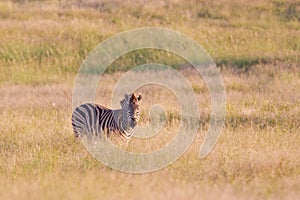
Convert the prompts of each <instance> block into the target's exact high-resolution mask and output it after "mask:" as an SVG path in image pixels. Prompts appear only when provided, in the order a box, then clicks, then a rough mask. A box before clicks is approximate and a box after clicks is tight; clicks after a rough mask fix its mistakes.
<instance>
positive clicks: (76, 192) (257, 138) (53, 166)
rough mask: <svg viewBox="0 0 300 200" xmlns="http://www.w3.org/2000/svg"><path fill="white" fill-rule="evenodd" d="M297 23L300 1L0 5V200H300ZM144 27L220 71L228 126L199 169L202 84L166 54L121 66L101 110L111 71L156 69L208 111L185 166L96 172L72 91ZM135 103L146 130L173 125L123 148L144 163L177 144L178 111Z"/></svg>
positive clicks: (150, 91)
mask: <svg viewBox="0 0 300 200" xmlns="http://www.w3.org/2000/svg"><path fill="white" fill-rule="evenodd" d="M221 8H222V9H221ZM299 20H300V16H299V3H298V2H296V1H267V0H263V1H258V0H254V1H246V0H245V1H233V0H232V1H230V0H221V1H215V2H211V3H208V2H206V1H197V0H196V1H188V2H185V1H166V2H163V1H159V2H156V1H150V2H148V1H136V2H133V1H125V2H123V1H119V0H117V1H107V2H101V3H97V2H96V1H68V2H65V1H59V2H56V1H46V2H40V1H33V2H31V1H28V2H27V1H26V2H23V1H13V2H9V1H2V2H0V119H1V120H0V130H1V135H0V157H1V159H0V198H1V199H41V198H42V199H94V198H97V199H129V198H132V199H141V198H147V199H201V198H203V199H299V198H300V192H299V191H300V157H299V155H300V146H299V144H300V134H299V132H300V67H299V55H300V53H299V52H300V46H299V44H300V41H299V35H300V34H299V30H300V29H299V28H300V26H299ZM143 26H160V27H168V28H173V29H176V30H178V31H181V32H183V33H185V34H187V35H189V36H191V37H193V38H194V39H196V40H197V41H198V42H199V43H201V44H202V45H203V46H204V47H205V48H206V49H207V51H208V53H209V54H210V55H211V56H212V57H213V58H214V59H215V60H216V62H217V64H218V65H219V66H220V72H221V74H222V77H223V80H224V84H225V87H226V96H227V116H226V124H225V128H224V131H223V133H222V135H221V137H220V139H219V142H218V143H217V145H216V147H215V148H214V150H213V151H212V152H211V153H210V154H209V156H208V157H206V158H205V159H201V160H200V159H198V152H199V147H200V144H201V142H202V141H203V138H204V136H205V133H206V131H207V129H208V121H209V111H210V98H209V93H208V91H207V88H206V86H205V84H204V82H203V81H202V79H201V77H199V76H198V75H197V74H195V72H194V71H193V70H191V69H189V68H188V67H186V68H180V66H182V65H184V63H182V61H181V60H180V59H179V58H176V57H175V56H174V55H168V54H165V53H163V52H152V51H141V52H135V53H132V54H129V55H127V56H124V57H121V58H120V59H119V60H117V61H116V62H115V63H113V64H112V66H110V68H111V71H109V73H106V74H105V75H104V76H103V80H102V82H101V83H100V84H99V90H98V93H97V95H96V101H97V102H99V103H101V104H103V105H107V106H109V105H110V100H111V99H110V97H111V94H112V91H113V89H114V84H115V83H116V82H117V80H118V79H119V78H120V76H121V75H122V74H123V72H114V71H116V70H126V69H128V68H126V67H127V66H128V64H130V65H132V64H136V65H137V64H141V63H149V62H151V61H153V60H154V61H156V62H161V63H165V64H169V65H170V66H173V67H177V68H178V69H179V71H180V72H181V73H182V74H183V75H184V76H185V77H186V78H187V79H188V80H189V81H190V83H191V85H192V87H193V89H194V91H195V93H196V95H197V98H198V101H199V108H200V110H201V124H200V128H199V131H198V132H199V134H198V136H197V138H196V140H195V141H194V143H193V144H192V146H191V148H190V149H189V150H188V152H186V153H185V154H184V155H183V156H182V157H181V158H180V159H179V160H177V161H176V162H174V163H173V164H172V165H170V166H168V167H166V168H164V169H163V170H160V171H157V172H152V173H146V174H128V173H122V172H117V171H115V170H112V169H110V168H107V167H106V166H104V165H103V164H101V163H99V162H97V161H96V159H95V158H93V157H92V156H91V155H90V154H89V153H88V152H87V151H86V149H85V148H84V146H83V145H82V144H81V143H80V142H79V141H76V140H74V138H73V135H72V128H71V119H70V118H71V112H72V89H73V82H74V80H75V75H76V72H77V70H78V69H79V65H80V63H81V62H82V60H83V59H84V57H85V56H86V55H87V53H88V52H89V51H90V50H92V49H93V48H94V47H95V46H96V45H97V44H98V43H99V42H101V41H102V40H104V39H105V38H107V37H109V36H111V35H113V34H115V33H117V32H119V31H124V30H128V29H130V28H134V27H143ZM141 55H142V56H141ZM153 58H156V59H153ZM174 60H175V61H176V62H174ZM139 91H141V92H142V93H143V94H144V100H143V104H142V121H141V124H147V123H149V115H148V112H149V108H150V106H151V105H152V104H162V105H163V107H164V109H165V110H166V114H167V118H166V119H167V122H166V126H165V128H164V129H163V132H162V133H161V134H160V135H158V136H156V137H154V138H151V139H148V140H143V141H140V140H138V139H134V140H132V141H131V142H130V144H129V146H128V149H129V150H130V151H137V152H141V151H143V152H145V151H150V150H154V149H158V148H161V147H163V146H164V145H165V144H166V142H168V141H170V139H171V138H172V137H173V135H172V134H174V132H175V131H176V130H177V128H178V117H177V115H178V106H177V103H176V99H175V97H174V96H172V94H171V93H170V91H168V90H166V89H164V88H161V87H158V86H151V85H149V86H145V87H143V88H140V89H139Z"/></svg>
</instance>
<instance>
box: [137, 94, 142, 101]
mask: <svg viewBox="0 0 300 200" xmlns="http://www.w3.org/2000/svg"><path fill="white" fill-rule="evenodd" d="M137 100H138V101H140V100H142V95H141V93H139V96H138V98H137Z"/></svg>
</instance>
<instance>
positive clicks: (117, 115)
mask: <svg viewBox="0 0 300 200" xmlns="http://www.w3.org/2000/svg"><path fill="white" fill-rule="evenodd" d="M140 100H141V95H139V96H138V97H136V96H135V95H134V94H131V95H125V99H123V100H122V101H121V102H120V103H121V106H122V109H117V110H111V109H108V108H106V107H103V106H101V105H97V104H93V103H86V104H82V105H80V106H78V107H77V108H76V109H75V110H74V112H73V114H72V126H73V131H74V135H75V137H79V136H82V135H86V136H87V138H89V139H90V138H92V137H93V136H97V137H100V138H101V137H102V135H106V136H107V137H109V136H110V134H111V133H112V132H117V133H119V135H120V136H122V137H123V138H124V139H126V140H128V139H129V138H130V137H131V136H132V134H133V128H134V127H135V126H136V124H137V121H139V117H140V116H139V101H140Z"/></svg>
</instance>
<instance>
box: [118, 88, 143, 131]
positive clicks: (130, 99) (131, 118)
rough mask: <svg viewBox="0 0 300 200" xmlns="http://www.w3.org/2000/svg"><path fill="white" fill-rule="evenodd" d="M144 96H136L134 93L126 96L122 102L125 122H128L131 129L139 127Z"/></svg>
mask: <svg viewBox="0 0 300 200" xmlns="http://www.w3.org/2000/svg"><path fill="white" fill-rule="evenodd" d="M141 100H142V95H141V94H139V95H138V96H136V95H135V94H134V93H132V94H129V95H128V94H125V98H124V99H123V100H122V101H121V102H120V103H121V106H122V110H123V122H126V124H127V125H129V126H130V127H131V128H133V127H135V126H136V125H137V122H138V121H139V120H140V104H139V103H140V101H141Z"/></svg>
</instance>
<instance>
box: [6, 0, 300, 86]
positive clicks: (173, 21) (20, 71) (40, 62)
mask: <svg viewBox="0 0 300 200" xmlns="http://www.w3.org/2000/svg"><path fill="white" fill-rule="evenodd" d="M297 11H299V4H297V3H296V2H294V1H284V2H282V1H254V2H253V1H251V2H250V1H229V0H222V1H218V2H205V1H189V2H185V1H171V0H170V1H166V2H160V3H158V2H156V1H147V2H145V1H136V2H134V3H133V2H130V1H112V2H110V1H102V2H96V1H84V2H83V1H58V2H57V1H13V2H10V1H2V2H1V3H0V45H1V48H0V67H1V68H0V70H1V75H0V82H1V83H6V84H14V83H26V84H40V83H42V84H44V83H47V82H61V80H62V79H61V78H60V77H64V76H73V75H74V74H76V72H77V70H78V69H79V66H80V64H81V63H82V61H83V60H84V58H85V57H86V56H87V54H88V53H89V52H90V51H91V50H92V49H93V48H95V47H96V45H97V44H98V43H100V42H101V41H103V40H104V39H106V38H108V37H110V36H112V35H114V34H116V33H118V32H120V31H125V30H129V29H132V28H137V27H147V26H156V27H165V28H171V29H175V30H178V31H180V32H182V33H184V34H187V35H188V36H190V37H192V38H193V39H195V40H196V41H197V42H199V43H200V44H201V45H202V46H203V47H204V48H205V49H206V50H207V51H208V53H209V54H210V55H211V56H212V58H213V59H214V60H215V62H216V63H217V64H218V65H220V66H222V65H226V66H228V65H229V66H236V67H250V66H253V65H256V64H266V63H276V62H283V63H291V62H292V63H299V50H300V46H299V44H300V41H299V37H298V35H299V31H298V29H299V16H298V13H299V12H297ZM142 56H144V53H143V52H141V51H138V52H135V53H132V54H129V55H127V56H123V57H122V59H121V60H119V61H118V62H117V64H115V65H113V66H112V68H111V71H115V70H124V69H127V68H128V65H130V64H128V63H130V62H132V61H135V60H136V59H137V58H138V59H140V60H139V61H138V63H142V62H150V61H151V62H155V61H156V62H158V61H161V60H164V63H166V64H169V65H170V66H180V65H182V64H183V63H182V62H181V61H180V60H178V59H177V60H176V59H175V61H174V57H168V56H166V54H164V53H162V52H155V51H152V52H151V51H150V52H147V55H146V56H147V59H146V60H143V59H142ZM133 64H135V63H133Z"/></svg>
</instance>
